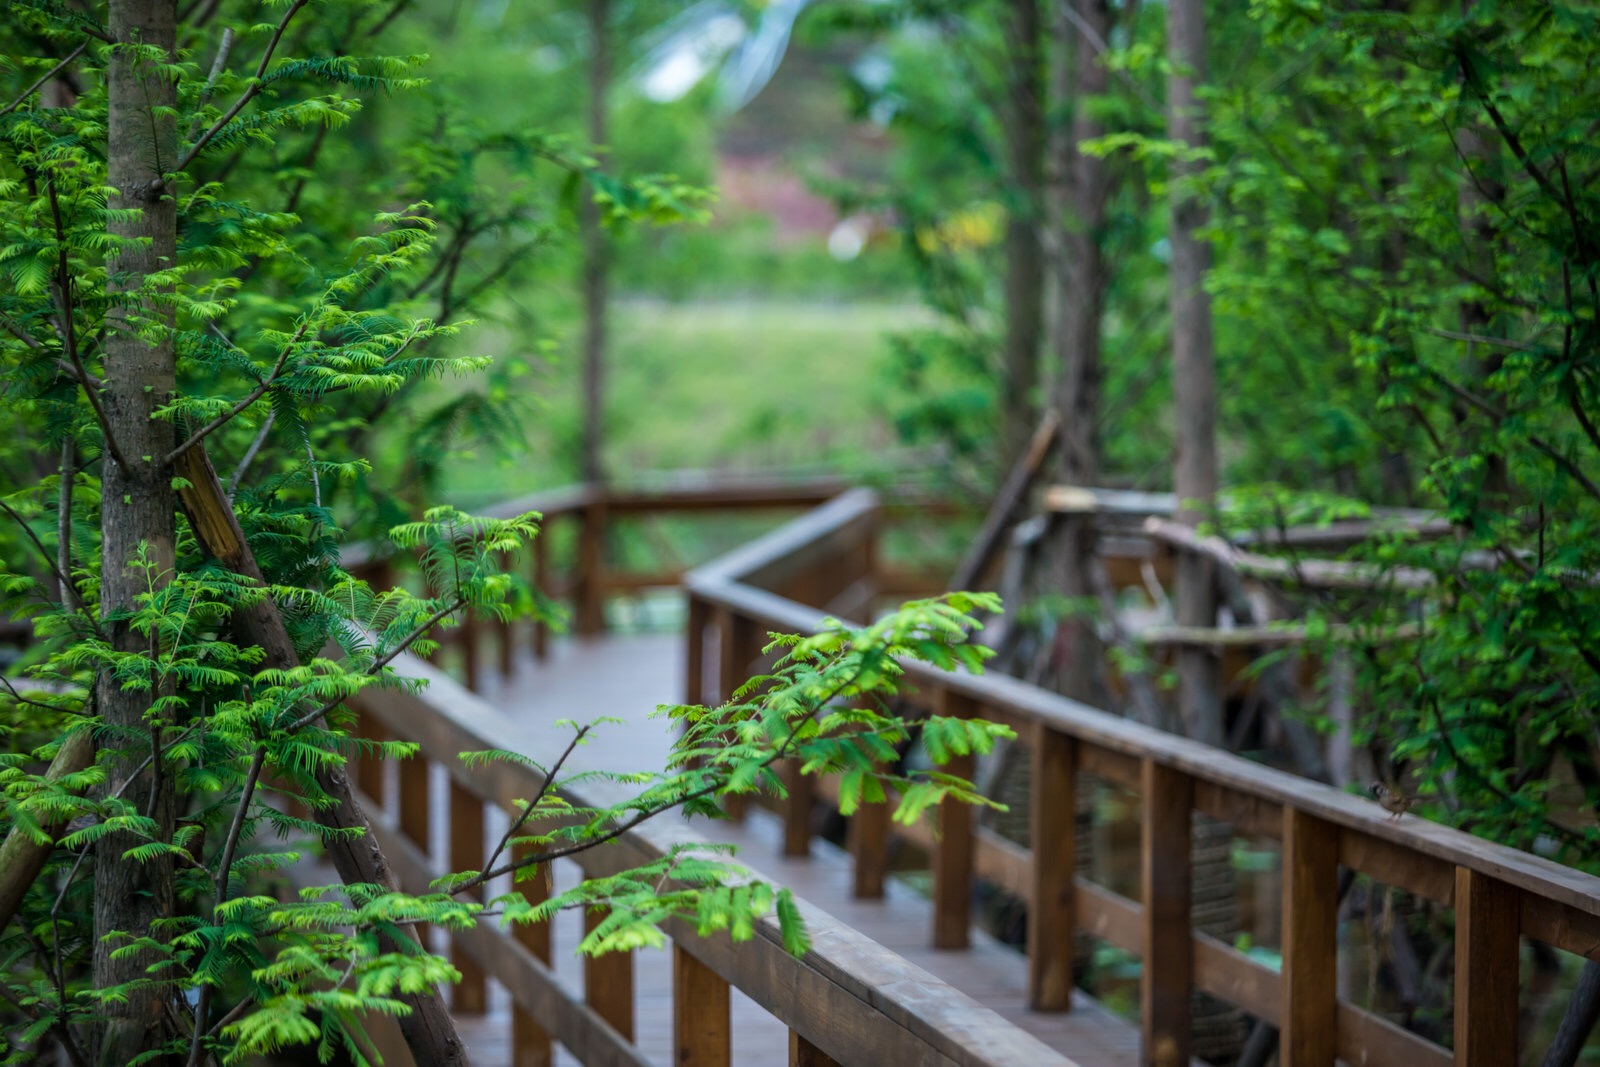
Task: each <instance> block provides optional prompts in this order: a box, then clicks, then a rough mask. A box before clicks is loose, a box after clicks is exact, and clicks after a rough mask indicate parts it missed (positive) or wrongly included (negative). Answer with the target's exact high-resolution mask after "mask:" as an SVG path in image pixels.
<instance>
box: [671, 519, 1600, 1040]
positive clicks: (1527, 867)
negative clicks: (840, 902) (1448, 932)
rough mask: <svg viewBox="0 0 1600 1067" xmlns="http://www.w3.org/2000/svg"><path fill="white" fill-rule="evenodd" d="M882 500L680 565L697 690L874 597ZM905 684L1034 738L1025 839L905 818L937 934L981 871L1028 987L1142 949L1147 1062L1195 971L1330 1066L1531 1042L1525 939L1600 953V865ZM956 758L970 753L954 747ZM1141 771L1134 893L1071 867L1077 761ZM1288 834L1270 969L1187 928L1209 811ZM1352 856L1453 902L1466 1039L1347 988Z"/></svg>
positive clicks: (872, 820) (949, 929)
mask: <svg viewBox="0 0 1600 1067" xmlns="http://www.w3.org/2000/svg"><path fill="white" fill-rule="evenodd" d="M880 521H881V511H880V508H879V504H878V501H877V499H876V498H875V497H874V495H873V494H871V493H869V492H866V491H863V490H856V491H852V492H850V493H847V494H845V495H843V496H841V497H839V498H837V499H835V500H834V501H832V502H831V503H829V504H827V505H825V506H823V507H822V508H820V509H818V510H817V511H814V512H812V513H810V514H808V515H806V516H804V517H803V518H801V519H799V520H797V521H795V522H793V523H791V524H789V525H788V526H785V527H784V528H782V529H780V530H778V531H776V532H774V533H773V534H771V535H769V536H767V537H765V538H762V539H761V540H760V541H757V542H755V543H753V544H750V545H748V546H746V547H744V548H742V549H740V550H738V551H736V552H734V553H732V554H731V555H729V556H727V557H725V558H723V559H721V560H718V561H716V562H714V563H712V564H710V565H708V566H706V567H702V568H700V569H698V570H695V571H693V572H691V573H690V574H689V575H688V576H686V578H685V585H686V587H687V590H688V596H689V629H688V634H687V643H686V661H685V675H686V678H687V685H688V692H687V694H686V697H687V699H688V700H690V701H702V700H718V699H723V698H726V697H727V696H728V694H729V693H730V692H731V687H732V686H733V685H735V684H737V683H738V682H739V681H742V680H743V678H744V677H745V676H746V674H747V673H748V671H749V669H750V668H751V666H752V665H753V664H755V662H756V661H757V659H758V657H759V654H760V648H761V644H762V642H763V635H764V634H765V633H766V632H768V631H783V632H811V631H814V630H816V629H817V628H818V627H819V626H821V625H822V623H823V620H824V618H825V616H826V615H827V614H829V613H831V614H836V615H839V616H841V617H845V618H850V617H852V616H853V617H856V618H860V617H863V616H862V615H860V614H857V612H860V611H862V609H864V608H865V607H866V606H867V605H869V604H870V603H871V601H872V598H873V595H874V590H873V585H872V577H873V565H872V561H873V557H874V544H875V539H876V535H877V531H878V529H879V525H880ZM906 680H907V683H908V685H909V687H910V690H911V692H910V693H909V694H908V695H907V700H908V701H909V702H911V703H912V704H913V705H914V706H916V707H919V708H921V709H922V710H924V711H932V710H935V709H937V710H938V712H939V713H941V714H946V715H962V716H969V717H975V718H984V719H989V720H992V721H997V722H1002V723H1005V724H1007V725H1009V726H1011V727H1013V728H1014V729H1015V730H1016V731H1017V733H1018V735H1019V736H1020V738H1021V739H1022V740H1023V741H1024V742H1025V743H1026V745H1027V746H1028V749H1029V752H1030V755H1031V761H1032V773H1031V776H1030V790H1031V791H1030V795H1029V799H1028V803H1029V806H1030V810H1029V815H1030V818H1029V825H1030V827H1031V831H1030V832H1031V843H1030V846H1029V847H1026V848H1024V847H1021V846H1019V845H1016V844H1013V843H1012V842H1010V841H1008V840H1006V839H1004V838H1001V837H999V836H998V835H996V834H994V833H991V832H988V831H987V830H985V829H983V828H981V827H978V826H976V825H975V823H974V820H973V817H972V814H971V809H970V808H966V807H964V806H959V805H951V806H948V807H947V808H946V809H944V810H941V811H940V812H938V823H939V826H940V833H939V835H938V836H937V838H935V835H934V834H933V833H932V831H931V829H930V827H929V826H927V825H923V826H920V827H913V828H911V830H910V831H909V835H910V836H911V837H912V838H914V839H915V840H918V841H920V843H922V844H923V845H924V846H926V847H927V848H928V849H929V850H930V852H931V856H932V873H933V903H934V909H933V910H934V918H933V928H932V929H931V930H930V931H929V937H930V941H931V943H932V944H933V945H935V946H936V947H945V948H956V947H961V946H963V945H965V944H966V942H967V938H968V936H969V935H968V930H969V923H970V915H971V903H972V898H971V893H972V885H973V878H974V876H975V875H976V876H979V877H982V878H983V879H985V880H987V881H989V882H990V883H993V884H994V885H996V886H999V887H1001V888H1003V889H1005V890H1007V891H1009V892H1011V893H1013V894H1015V895H1016V896H1017V897H1019V898H1021V899H1022V900H1023V901H1025V902H1026V904H1027V907H1028V923H1027V961H1028V989H1029V1000H1030V1004H1031V1006H1032V1007H1033V1008H1034V1009H1035V1010H1039V1011H1065V1010H1067V1008H1068V1006H1069V1003H1070V991H1071V987H1072V980H1073V979H1072V961H1073V934H1074V931H1078V930H1083V931H1088V932H1089V933H1091V934H1093V935H1094V936H1095V937H1098V938H1101V939H1103V940H1105V941H1107V942H1109V943H1111V944H1113V945H1116V946H1119V947H1120V948H1122V949H1125V950H1127V951H1130V952H1132V953H1134V954H1136V955H1138V956H1139V957H1141V959H1142V967H1141V969H1140V973H1141V977H1140V984H1141V988H1140V1002H1141V1011H1140V1026H1141V1029H1142V1033H1141V1038H1142V1045H1143V1050H1144V1051H1143V1059H1144V1062H1145V1063H1149V1064H1177V1063H1187V1062H1188V1059H1189V1026H1190V999H1191V992H1192V991H1194V990H1201V991H1204V992H1206V993H1209V994H1211V995H1213V996H1215V997H1218V998H1220V999H1222V1000H1223V1001H1226V1002H1228V1003H1230V1004H1233V1005H1236V1006H1237V1007H1239V1008H1240V1009H1242V1010H1243V1011H1245V1012H1247V1013H1248V1014H1249V1015H1251V1016H1254V1017H1255V1018H1256V1019H1258V1020H1260V1021H1262V1022H1263V1023H1265V1024H1268V1025H1271V1026H1274V1027H1277V1028H1278V1029H1279V1042H1280V1046H1279V1047H1280V1052H1281V1062H1283V1063H1285V1064H1290V1065H1293V1067H1324V1065H1331V1064H1333V1063H1334V1062H1335V1059H1336V1058H1337V1059H1339V1060H1343V1061H1345V1062H1347V1063H1352V1064H1405V1065H1406V1067H1432V1065H1443V1064H1450V1063H1455V1064H1462V1065H1472V1067H1506V1065H1510V1064H1515V1063H1516V1062H1518V1003H1517V989H1518V965H1519V953H1520V938H1529V939H1533V940H1537V941H1541V942H1544V943H1546V944H1548V945H1551V946H1554V947H1556V948H1559V949H1563V950H1566V951H1568V952H1572V953H1576V954H1578V955H1580V956H1586V957H1588V958H1590V959H1597V960H1600V878H1595V877H1591V876H1589V875H1586V874H1583V873H1581V872H1578V871H1576V870H1573V869H1571V868H1568V867H1564V866H1561V865H1559V864H1556V863H1553V862H1549V861H1547V860H1544V859H1541V858H1539V857H1537V856H1533V855H1530V854H1527V853H1524V852H1519V851H1516V850H1514V849H1510V848H1505V847H1502V846H1499V845H1494V844H1490V843H1488V842H1485V841H1483V840H1480V839H1478V838H1475V837H1472V836H1471V835H1468V834H1465V833H1462V832H1459V831H1456V830H1452V829H1448V828H1446V827H1443V826H1440V825H1437V824H1434V823H1430V822H1427V821H1425V820H1422V819H1418V818H1415V817H1407V818H1404V819H1400V820H1395V819H1393V818H1391V817H1390V816H1389V814H1388V813H1387V812H1385V811H1384V810H1383V809H1382V808H1381V807H1379V806H1378V805H1377V804H1375V803H1372V802H1370V801H1367V800H1365V799H1364V798H1360V797H1357V796H1353V795H1351V794H1348V793H1344V792H1340V791H1338V790H1335V789H1333V788H1330V787H1326V786H1322V785H1319V784H1316V783H1313V782H1309V781H1307V780H1305V779H1302V778H1298V777H1295V776H1292V775H1289V774H1285V773H1281V772H1278V771H1275V770H1273V769H1271V768H1268V767H1265V766H1262V765H1259V764H1256V763H1252V762H1249V761H1247V760H1244V759H1241V758H1238V757H1234V756H1231V755H1228V754H1226V753H1223V752H1220V751H1218V750H1216V749H1213V748H1209V747H1206V746H1203V745H1200V744H1196V743H1193V742H1189V741H1186V740H1184V739H1182V738H1179V737H1176V736H1173V735H1170V734H1166V733H1162V732H1160V731H1158V730H1154V729H1150V728H1147V727H1143V726H1140V725H1137V724H1135V723H1131V722H1129V721H1127V720H1125V719H1121V718H1118V717H1116V716H1114V715H1111V714H1109V713H1106V712H1103V711H1099V710H1097V709H1095V708H1091V707H1088V706H1086V705H1083V704H1080V703H1077V702H1075V701H1072V700H1069V699H1066V698H1064V697H1061V696H1059V695H1057V694H1055V693H1053V692H1049V691H1046V690H1043V689H1040V688H1038V687H1035V686H1031V685H1028V684H1025V683H1023V682H1020V681H1018V680H1016V679H1013V678H1008V677H1004V676H1000V675H984V676H965V675H947V674H942V673H940V672H937V671H934V670H931V669H928V668H925V667H923V666H920V665H917V664H910V665H908V669H907V677H906ZM955 770H956V771H957V772H958V773H960V772H962V771H968V770H970V767H962V766H958V767H956V768H955ZM1088 774H1092V775H1095V776H1098V777H1099V778H1102V779H1106V780H1109V781H1111V782H1115V783H1119V784H1121V785H1122V786H1125V787H1127V788H1129V789H1132V790H1134V791H1136V792H1137V793H1138V795H1139V803H1140V820H1139V821H1140V833H1141V840H1140V867H1141V872H1140V884H1141V890H1140V894H1139V899H1137V900H1135V899H1130V898H1128V897H1124V896H1122V895H1119V894H1117V893H1114V892H1112V891H1110V890H1109V889H1107V888H1105V887H1103V886H1100V885H1098V884H1095V883H1093V882H1090V881H1087V880H1085V879H1083V878H1081V877H1078V876H1077V875H1076V864H1075V856H1074V850H1075V848H1076V841H1075V827H1074V818H1073V813H1074V811H1075V810H1076V799H1077V798H1076V791H1077V788H1078V785H1077V783H1078V780H1079V779H1080V778H1081V777H1082V776H1084V775H1088ZM816 799H817V798H815V797H814V796H813V795H811V794H810V793H808V792H806V791H804V790H803V789H796V790H794V791H793V792H792V793H791V797H790V799H789V801H788V802H787V804H786V806H785V809H784V812H783V816H784V819H785V833H784V847H785V850H786V851H787V852H790V853H796V854H803V853H804V852H805V850H806V848H807V847H808V845H807V842H808V840H809V835H810V825H811V820H810V809H811V806H812V804H813V803H815V802H816ZM1197 813H1198V814H1203V815H1205V816H1209V817H1210V818H1213V819H1216V820H1219V821H1221V822H1223V823H1225V824H1229V825H1231V826H1232V827H1234V828H1235V831H1236V833H1237V834H1238V835H1240V836H1249V837H1264V838H1270V839H1275V840H1276V841H1278V842H1280V843H1281V849H1282V857H1283V860H1282V867H1283V875H1282V889H1281V900H1280V901H1279V903H1280V905H1281V914H1282V917H1283V919H1282V944H1281V949H1282V966H1281V969H1275V968H1273V967H1271V966H1268V965H1266V964H1264V963H1262V962H1259V961H1257V960H1256V959H1253V958H1251V957H1249V956H1248V955H1246V954H1244V953H1242V952H1240V951H1237V950H1236V949H1235V948H1234V947H1232V946H1231V945H1228V944H1225V943H1223V942H1222V941H1220V940H1217V939H1215V938H1212V937H1208V936H1205V935H1203V934H1200V933H1198V932H1196V931H1195V930H1193V929H1192V925H1191V917H1190V891H1191V871H1190V856H1191V849H1190V844H1191V834H1192V825H1193V819H1194V816H1195V815H1196V814H1197ZM852 822H853V824H852V826H851V832H850V840H851V851H852V853H853V855H854V862H855V871H856V874H855V886H856V891H857V893H858V894H859V895H863V896H873V895H877V894H880V893H881V892H882V883H883V876H884V870H885V855H886V843H887V835H888V832H889V826H888V820H887V817H886V814H885V812H884V810H883V806H882V805H877V806H873V805H868V806H865V807H863V808H862V809H861V810H860V812H859V813H858V814H856V815H855V816H853V820H852ZM1341 868H1345V869H1348V870H1350V871H1354V872H1357V873H1359V874H1362V875H1366V876H1368V877H1370V878H1371V879H1372V880H1373V881H1375V882H1377V883H1381V884H1383V885H1387V886H1391V887H1395V888H1397V889H1400V890H1402V891H1404V892H1407V893H1411V894H1414V895H1415V896H1417V897H1419V898H1422V899H1425V900H1429V901H1434V902H1437V903H1438V904H1440V905H1443V906H1445V907H1449V908H1453V909H1454V910H1455V930H1456V933H1455V938H1456V942H1455V993H1454V997H1455V1003H1454V1011H1453V1016H1454V1034H1453V1042H1452V1044H1453V1050H1452V1049H1446V1048H1445V1047H1443V1046H1441V1045H1439V1044H1435V1043H1433V1042H1431V1041H1428V1040H1426V1039H1425V1038H1423V1037H1421V1036H1419V1035H1417V1034H1415V1033H1412V1032H1410V1031H1408V1030H1406V1029H1404V1028H1402V1027H1401V1026H1399V1025H1397V1024H1395V1023H1393V1022H1391V1021H1390V1020H1388V1019H1386V1018H1384V1017H1383V1016H1381V1015H1379V1014H1376V1013H1374V1012H1371V1011H1368V1010H1366V1009H1364V1008H1362V1007H1360V1006H1358V1005H1356V1004H1353V1003H1351V1002H1349V1001H1347V1000H1344V999H1341V998H1340V997H1339V996H1338V992H1337V990H1338V984H1337V981H1336V969H1337V966H1338V959H1339V944H1338V938H1337V925H1338V921H1339V892H1338V882H1339V873H1340V869H1341Z"/></svg>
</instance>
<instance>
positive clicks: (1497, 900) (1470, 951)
mask: <svg viewBox="0 0 1600 1067" xmlns="http://www.w3.org/2000/svg"><path fill="white" fill-rule="evenodd" d="M1517 892H1518V891H1517V890H1516V889H1515V888H1514V887H1512V886H1509V885H1506V884H1505V883H1504V882H1500V881H1496V880H1495V879H1493V878H1490V877H1489V876H1488V875H1486V874H1480V873H1478V872H1477V871H1474V870H1472V869H1471V868H1470V867H1457V868H1456V901H1455V903H1456V991H1455V1053H1456V1065H1457V1067H1491V1065H1494V1064H1502V1063H1504V1064H1511V1063H1516V1062H1517V964H1518V958H1517V957H1518V937H1519V934H1520V930H1519V925H1520V922H1521V919H1520V916H1519V914H1518V913H1519V908H1518V902H1517Z"/></svg>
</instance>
